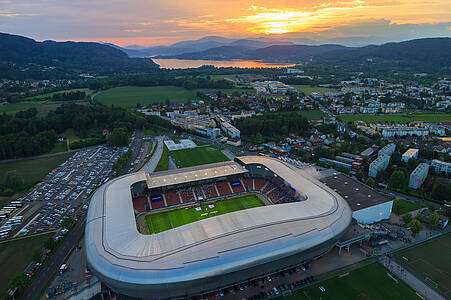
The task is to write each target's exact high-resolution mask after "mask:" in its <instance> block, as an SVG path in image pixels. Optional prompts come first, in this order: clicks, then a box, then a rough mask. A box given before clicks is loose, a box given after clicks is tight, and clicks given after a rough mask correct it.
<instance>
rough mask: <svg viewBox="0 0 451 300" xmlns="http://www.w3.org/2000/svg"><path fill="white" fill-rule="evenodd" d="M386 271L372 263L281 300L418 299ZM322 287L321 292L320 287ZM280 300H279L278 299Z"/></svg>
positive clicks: (407, 287) (401, 282)
mask: <svg viewBox="0 0 451 300" xmlns="http://www.w3.org/2000/svg"><path fill="white" fill-rule="evenodd" d="M388 273H389V272H388V271H387V270H386V269H385V268H384V267H383V266H381V265H380V264H378V263H373V264H371V265H368V266H366V267H363V268H361V269H358V270H355V271H351V272H350V273H349V275H348V276H344V277H342V278H339V277H335V278H333V279H329V280H326V281H323V282H321V283H318V284H315V285H312V286H309V287H307V288H305V289H302V290H299V291H297V292H296V293H294V294H293V295H290V296H286V297H280V299H287V300H298V299H305V300H310V299H323V300H341V299H342V300H349V299H361V300H378V299H380V300H386V299H395V300H401V299H418V300H420V298H419V297H418V296H417V295H416V294H415V292H414V291H413V290H412V289H411V288H410V287H409V286H408V285H407V284H405V283H404V282H403V281H401V280H400V279H398V278H396V276H395V275H393V274H391V276H393V278H396V279H397V280H398V283H396V282H395V281H394V280H393V279H392V278H390V277H389V276H388V275H387V274H388ZM320 286H322V287H324V288H325V292H323V293H322V295H321V291H320V289H319V287H320ZM277 299H279V298H277Z"/></svg>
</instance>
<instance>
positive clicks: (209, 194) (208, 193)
mask: <svg viewBox="0 0 451 300" xmlns="http://www.w3.org/2000/svg"><path fill="white" fill-rule="evenodd" d="M202 189H203V191H204V194H205V197H206V198H207V199H210V198H214V197H218V196H219V195H218V192H216V188H215V186H214V185H212V184H210V185H204V186H203V187H202Z"/></svg>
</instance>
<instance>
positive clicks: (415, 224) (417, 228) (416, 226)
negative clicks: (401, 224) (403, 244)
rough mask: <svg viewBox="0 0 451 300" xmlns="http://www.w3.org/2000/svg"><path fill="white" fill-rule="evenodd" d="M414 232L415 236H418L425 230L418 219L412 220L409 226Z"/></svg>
mask: <svg viewBox="0 0 451 300" xmlns="http://www.w3.org/2000/svg"><path fill="white" fill-rule="evenodd" d="M407 226H408V227H409V229H410V230H411V231H412V233H413V235H417V234H418V233H419V232H420V231H421V230H423V225H421V222H420V221H419V220H418V219H412V220H411V221H410V222H409V224H408V225H407Z"/></svg>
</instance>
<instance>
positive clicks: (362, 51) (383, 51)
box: [313, 38, 451, 71]
mask: <svg viewBox="0 0 451 300" xmlns="http://www.w3.org/2000/svg"><path fill="white" fill-rule="evenodd" d="M449 53H451V38H425V39H416V40H410V41H405V42H399V43H387V44H383V45H380V46H376V45H369V46H365V47H361V48H350V49H347V51H343V50H338V51H330V52H327V53H323V54H321V55H318V56H317V57H316V58H314V60H313V61H314V62H315V63H329V64H336V65H349V64H353V65H358V66H362V65H368V66H377V67H379V68H393V69H398V68H415V69H417V70H418V71H420V70H424V71H434V70H438V69H441V68H449V67H451V56H450V55H449Z"/></svg>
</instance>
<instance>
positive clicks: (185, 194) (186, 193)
mask: <svg viewBox="0 0 451 300" xmlns="http://www.w3.org/2000/svg"><path fill="white" fill-rule="evenodd" d="M180 197H181V198H182V202H183V203H188V202H193V201H194V200H196V199H195V198H194V194H193V190H192V189H191V188H188V189H185V190H181V191H180Z"/></svg>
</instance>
